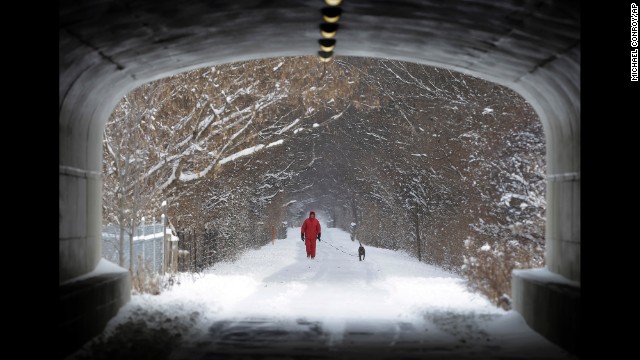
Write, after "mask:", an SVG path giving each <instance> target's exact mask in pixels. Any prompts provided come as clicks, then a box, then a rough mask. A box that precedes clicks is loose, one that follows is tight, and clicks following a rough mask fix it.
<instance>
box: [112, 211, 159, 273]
mask: <svg viewBox="0 0 640 360" xmlns="http://www.w3.org/2000/svg"><path fill="white" fill-rule="evenodd" d="M162 232H163V225H162V222H153V223H151V224H145V225H144V226H138V227H137V228H135V231H134V236H133V257H134V262H133V268H134V271H136V270H138V268H139V266H140V265H142V264H144V265H143V266H144V267H145V268H149V269H151V271H153V272H155V273H160V272H161V271H162V259H163V258H164V246H163V241H162V240H163V236H162ZM130 233H131V229H130V228H128V229H125V231H124V249H122V250H123V255H124V264H123V267H125V268H129V264H130V262H129V261H130V248H129V246H130V244H131V234H130ZM119 251H120V227H119V226H118V225H107V226H105V227H103V229H102V257H104V258H105V259H107V260H109V261H111V262H113V263H115V264H118V262H119V261H120V258H119V257H120V252H119Z"/></svg>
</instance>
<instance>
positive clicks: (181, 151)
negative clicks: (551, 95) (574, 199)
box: [103, 57, 545, 340]
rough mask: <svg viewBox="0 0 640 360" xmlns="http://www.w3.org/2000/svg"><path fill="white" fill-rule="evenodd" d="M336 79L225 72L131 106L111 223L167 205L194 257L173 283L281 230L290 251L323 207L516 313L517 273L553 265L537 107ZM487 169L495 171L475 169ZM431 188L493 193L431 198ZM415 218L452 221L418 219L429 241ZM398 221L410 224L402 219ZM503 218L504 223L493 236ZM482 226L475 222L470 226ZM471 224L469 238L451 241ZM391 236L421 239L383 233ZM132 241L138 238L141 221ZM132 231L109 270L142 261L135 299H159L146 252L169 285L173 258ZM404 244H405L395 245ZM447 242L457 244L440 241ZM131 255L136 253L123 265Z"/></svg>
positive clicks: (285, 63)
mask: <svg viewBox="0 0 640 360" xmlns="http://www.w3.org/2000/svg"><path fill="white" fill-rule="evenodd" d="M333 65H334V66H335V68H334V69H332V68H330V69H329V71H327V70H326V68H325V69H322V74H323V75H322V78H321V79H317V77H318V74H319V73H320V68H319V65H318V63H317V60H316V59H315V58H313V57H298V58H273V59H263V60H258V61H252V62H242V63H231V64H225V65H216V66H212V67H206V68H202V69H198V70H194V71H191V72H189V73H182V74H178V75H176V76H174V77H172V78H171V79H162V80H159V81H157V82H154V83H149V84H146V85H144V86H142V87H140V88H138V89H136V90H134V91H132V92H131V93H129V94H128V95H127V96H125V98H123V100H122V101H121V102H120V103H119V104H118V105H117V106H116V110H115V111H114V113H113V114H112V116H111V119H110V121H109V122H108V124H107V127H106V130H105V141H104V144H105V151H104V152H105V157H104V168H103V172H104V174H105V180H104V192H103V209H104V210H103V215H104V218H105V222H109V219H111V220H112V221H113V222H122V221H123V220H124V218H123V217H122V216H125V215H126V216H131V218H133V219H137V220H136V221H134V222H133V223H134V224H135V225H134V227H136V228H137V227H139V226H140V225H141V224H140V220H141V218H142V217H146V218H147V219H149V218H151V219H153V218H158V217H159V215H158V214H159V213H160V212H161V211H160V209H161V206H160V205H159V204H160V203H162V202H164V201H168V203H169V206H168V208H167V211H166V214H167V223H168V224H169V227H171V228H172V229H173V231H172V232H173V234H177V235H179V236H178V238H180V241H178V243H179V244H180V245H179V246H178V247H177V248H178V249H179V251H180V252H179V254H180V255H179V256H177V261H176V263H175V268H174V269H171V270H170V271H169V272H172V273H175V272H178V273H180V272H186V273H199V274H202V273H208V272H209V270H211V268H215V267H216V264H219V263H222V262H225V261H227V262H228V261H233V260H237V259H238V258H239V257H241V256H242V254H243V252H245V251H247V250H249V249H257V248H259V247H261V246H264V245H266V244H268V243H269V242H272V241H273V237H276V234H275V233H274V231H275V227H276V225H277V228H278V231H277V234H278V236H277V238H278V239H285V238H286V233H287V232H288V231H289V230H291V228H294V229H295V228H299V226H300V224H301V223H302V220H304V218H305V217H306V214H305V213H306V212H308V209H316V211H318V210H319V211H320V213H321V214H322V215H321V217H322V219H323V223H324V225H325V226H326V225H327V224H331V226H330V227H331V228H339V229H341V230H343V231H346V232H349V233H350V239H351V241H352V242H354V243H364V244H365V245H366V246H368V247H369V246H371V247H373V248H383V249H384V248H387V249H391V250H401V251H403V252H405V253H406V254H410V256H413V257H414V258H417V259H418V260H419V261H422V262H424V263H427V264H430V265H436V266H439V267H442V268H445V269H447V270H448V271H451V272H453V273H455V274H457V275H460V276H462V277H466V278H467V281H468V282H469V284H470V285H471V286H470V288H471V289H473V290H474V291H480V292H482V293H483V295H484V296H485V297H487V298H488V299H489V300H490V302H492V303H493V304H494V305H498V306H502V307H503V308H506V309H510V301H511V299H510V288H511V283H510V280H511V279H510V274H511V271H512V270H513V269H514V268H518V267H519V268H528V267H540V265H542V264H543V257H542V251H543V249H544V205H545V203H544V198H545V193H544V173H545V167H544V155H545V153H544V146H545V145H544V139H543V134H542V126H541V124H540V121H539V119H538V118H537V117H536V116H535V112H534V111H533V109H532V108H531V107H530V105H528V104H527V103H526V101H524V100H523V99H522V98H521V97H519V95H517V94H516V93H514V92H512V91H510V90H508V89H507V88H504V87H501V86H498V85H496V84H493V83H489V82H486V81H482V80H480V79H477V78H472V77H468V76H465V75H463V74H460V73H455V72H451V71H449V70H446V69H439V68H431V67H427V66H425V65H419V64H411V63H404V62H399V61H392V60H384V59H367V58H349V57H339V58H337V59H336V60H335V64H333ZM320 66H322V67H323V68H324V67H326V66H327V65H326V64H322V65H320ZM330 66H331V65H330ZM279 72H281V73H279ZM299 74H305V75H299ZM314 78H315V79H314ZM331 82H334V83H333V84H332V83H331ZM273 99H277V100H276V101H274V100H273ZM336 99H340V101H339V102H338V101H336ZM338 103H339V105H338ZM265 104H266V105H265ZM136 107H139V108H136ZM194 114H197V115H194ZM403 133H404V134H403ZM340 135H341V136H340ZM231 137H233V140H234V141H233V142H232V141H228V139H229V138H231ZM358 138H360V140H358ZM344 139H349V140H350V141H345V140H344ZM216 140H217V141H216ZM345 143H349V144H350V145H351V147H350V148H347V147H346V146H344V144H345ZM149 144H151V145H149ZM322 144H324V145H325V146H321V145H322ZM326 144H329V146H326ZM147 146H148V147H147ZM248 149H250V151H247V150H248ZM270 149H271V150H270ZM310 149H311V150H310ZM276 150H279V151H276ZM463 156H464V158H462V157H463ZM402 158H409V159H410V160H405V159H402ZM166 159H171V161H167V160H166ZM346 159H348V160H346ZM414 159H417V161H415V160H414ZM432 159H433V160H432ZM430 160H432V161H430ZM474 163H475V164H482V165H481V166H478V167H474V165H469V164H474ZM159 164H163V165H164V168H162V167H161V166H160V165H159ZM310 164H313V165H310ZM136 166H137V167H136ZM510 166H511V167H510ZM176 169H179V172H178V171H176ZM496 169H498V170H499V171H496ZM483 172H484V173H483ZM283 174H284V175H283ZM480 174H483V175H480ZM398 175H399V176H398ZM297 178H298V179H297ZM367 178H369V179H371V180H370V181H369V182H363V179H367ZM324 179H329V180H330V181H326V180H324ZM327 183H328V184H327ZM456 183H461V184H462V185H461V184H457V185H456ZM309 184H313V186H309ZM363 184H364V186H363ZM432 184H435V185H432ZM464 184H466V185H464ZM359 187H362V188H359ZM433 188H436V189H438V190H439V191H440V192H444V193H445V195H446V194H450V193H452V192H456V193H463V194H469V193H475V192H477V193H479V195H477V196H476V199H473V196H472V195H466V196H458V197H451V196H450V197H447V196H442V195H441V196H440V197H439V198H437V197H433V196H432V197H430V196H429V195H431V194H430V191H429V190H430V189H433ZM516 188H517V189H518V190H519V191H517V190H514V189H516ZM452 189H455V190H452ZM163 190H166V192H164V191H163ZM499 190H502V192H500V191H499ZM383 191H384V192H386V193H387V197H386V198H385V197H384V193H383ZM420 191H422V192H420ZM433 192H435V191H433ZM519 192H520V193H519ZM127 198H128V199H129V200H126V201H115V200H116V199H117V200H123V199H127ZM256 200H258V201H256ZM474 200H475V201H474ZM438 201H441V202H443V203H446V204H447V205H449V206H450V209H446V208H444V207H438V206H439V204H438V203H437V202H438ZM125 202H127V203H128V204H125ZM144 204H147V205H151V206H150V207H151V208H153V209H154V210H150V209H148V208H145V206H144ZM389 204H392V206H389ZM393 204H395V207H394V206H393ZM523 204H524V206H523ZM416 205H422V206H425V208H426V209H429V208H428V206H432V207H434V208H436V209H437V211H440V212H441V216H439V217H437V216H433V217H429V216H428V211H425V213H427V214H422V215H420V216H422V218H418V221H419V220H420V219H423V220H422V221H423V222H424V223H427V224H430V226H423V227H422V228H420V227H418V225H415V223H414V221H415V218H416V208H417V207H416ZM384 206H386V208H382V207H384ZM377 207H381V208H377ZM512 208H515V209H519V210H527V212H523V211H520V212H515V211H513V209H512ZM340 209H344V210H345V211H344V213H340V211H341V210H340ZM505 209H506V210H505ZM474 210H475V212H474ZM483 210H484V211H483ZM154 211H155V215H154ZM482 211H483V212H482ZM397 213H404V214H402V215H397V218H394V216H393V215H390V214H397ZM338 214H339V215H338ZM362 214H367V216H363V215H362ZM465 214H470V215H466V216H465ZM500 215H502V218H500ZM491 216H493V218H494V219H498V221H496V222H495V223H491V222H490V221H491V220H489V218H491ZM518 216H519V217H518ZM119 217H120V218H119ZM363 217H365V218H366V219H363ZM470 217H471V218H473V217H475V218H474V220H475V221H473V222H468V223H464V222H465V221H466V220H465V219H468V218H470ZM482 218H484V219H482ZM220 219H222V221H220ZM445 220H447V221H449V222H445ZM534 221H537V227H535V226H533V225H532V223H533V222H534ZM243 223H249V224H251V225H250V226H247V224H243ZM459 223H463V226H462V227H458V229H454V230H457V232H456V231H453V232H449V233H447V232H446V231H444V232H443V230H444V229H445V228H447V229H448V230H451V229H450V228H452V227H453V226H452V224H459ZM372 224H376V225H377V226H372ZM383 224H387V225H389V224H401V225H404V227H406V228H408V229H402V231H399V229H398V228H391V229H387V230H386V231H385V232H383V231H381V229H382V228H383V226H382V225H383ZM527 224H528V225H529V227H528V228H527V229H524V228H525V227H526V226H527ZM225 225H226V227H225ZM356 225H359V226H356ZM152 226H153V228H154V229H155V228H156V226H157V225H152ZM392 226H393V225H392ZM414 226H416V227H414ZM483 226H484V228H482V227H483ZM517 226H520V227H521V228H519V229H517V230H516V229H514V228H515V227H517ZM147 227H149V225H147ZM125 228H126V231H127V232H129V234H128V235H127V236H128V237H129V239H130V238H131V236H130V234H131V232H130V231H129V229H130V228H131V222H129V224H127V225H125ZM461 228H462V229H461ZM416 229H417V230H418V232H420V233H421V235H422V236H420V235H417V236H416V231H415V230H416ZM464 230H467V231H466V232H464ZM469 230H470V231H469ZM234 231H235V232H236V233H234ZM151 232H153V233H157V231H151ZM237 232H243V233H242V234H238V233H237ZM134 233H135V234H136V235H137V237H138V241H137V242H136V241H134V247H135V250H134V251H133V252H130V251H132V249H131V247H130V244H131V243H130V242H127V241H123V243H121V244H119V243H117V242H114V241H113V240H114V238H115V236H112V237H111V238H110V239H109V240H107V242H106V243H105V245H106V246H105V245H103V256H105V258H109V259H110V260H111V261H114V262H118V261H121V259H120V256H119V254H122V253H124V254H125V256H123V259H124V260H123V262H122V263H121V266H124V267H130V266H131V263H130V262H129V261H128V260H127V256H126V255H127V254H131V253H133V254H134V257H133V259H138V263H137V264H133V268H134V270H133V284H134V286H133V287H134V293H140V292H151V293H155V294H157V293H160V292H161V288H162V287H163V286H162V285H160V284H152V286H151V287H150V291H149V289H145V287H144V285H143V283H142V281H141V277H143V276H146V277H147V278H148V275H149V274H146V275H142V276H141V273H144V271H142V272H141V271H140V270H141V264H144V263H145V262H148V261H150V258H151V256H150V255H149V252H147V259H146V261H145V259H143V261H142V262H140V261H139V260H140V256H141V253H142V254H144V245H143V244H144V243H145V242H146V243H147V249H149V248H151V249H154V250H153V257H154V260H153V263H154V264H155V265H154V266H153V267H152V268H153V270H154V271H156V272H159V269H160V268H161V267H162V266H163V265H162V264H160V265H158V260H157V259H156V258H155V257H156V254H158V255H161V254H162V250H160V251H158V249H157V247H158V243H157V242H156V241H155V240H152V242H150V241H149V239H147V240H144V239H143V238H142V237H141V233H140V230H138V229H135V230H134ZM381 233H382V234H381ZM393 233H395V241H384V240H383V239H384V238H385V237H386V236H388V234H393ZM451 234H454V235H451ZM483 235H484V237H481V236H483ZM142 236H144V231H143V233H142ZM518 236H520V237H521V241H522V240H524V241H523V243H524V246H522V247H523V249H524V250H523V249H518V250H517V251H514V248H517V247H518V245H522V244H520V243H518V242H517V240H516V239H518ZM439 237H442V238H444V239H447V240H444V241H443V240H440V241H434V240H439ZM475 237H478V238H479V239H475ZM451 238H454V239H455V240H449V239H451ZM421 239H422V240H421ZM140 240H142V241H140ZM488 241H491V245H489V243H488ZM127 243H128V244H127ZM529 243H534V244H535V247H536V248H537V249H536V251H537V254H532V253H533V252H534V251H531V249H532V247H531V246H528V245H530V244H529ZM149 244H152V245H151V246H149ZM121 245H125V248H124V251H118V250H119V249H118V247H119V246H121ZM127 245H129V246H127ZM329 246H332V245H329ZM332 247H333V246H332ZM447 247H449V248H447ZM334 249H335V250H337V251H342V252H343V253H345V254H347V253H349V252H351V251H349V250H348V249H343V248H339V247H334ZM114 250H115V252H116V253H118V255H114V253H113V252H114ZM345 250H346V251H345ZM352 250H353V249H352ZM465 250H466V251H465ZM436 251H440V254H439V256H435V255H433V254H432V253H433V252H436ZM456 251H457V253H456ZM516 253H517V254H518V255H519V256H520V258H517V256H516ZM480 255H484V257H481V256H480ZM143 256H144V255H143ZM351 256H355V255H351ZM370 256H371V255H370ZM129 259H131V257H130V256H129ZM523 259H524V260H525V261H523ZM535 261H538V262H537V263H535ZM532 264H535V265H538V266H531V265H532ZM144 268H145V269H146V271H147V272H148V271H149V266H146V267H144ZM214 272H215V271H214ZM498 277H500V278H499V279H496V278H498ZM178 278H180V276H176V277H173V276H171V277H169V278H168V279H169V280H168V281H169V282H171V283H175V282H176V281H178V280H176V279H178ZM397 279H398V280H397V281H398V282H399V283H402V282H403V281H404V280H403V278H402V277H398V278H397ZM183 281H184V280H183ZM487 282H493V288H492V287H491V285H488V284H487ZM500 282H501V284H500V285H496V284H497V283H500ZM147 285H148V284H147ZM482 286H484V288H482ZM164 287H165V289H166V290H169V286H168V285H166V283H165V285H164ZM403 295H405V294H403ZM396 305H397V303H396ZM389 306H390V307H393V306H394V303H390V304H389ZM254 307H255V306H254ZM380 310H381V308H378V309H377V310H376V312H378V313H380V312H381V311H380ZM442 313H443V312H442V311H437V312H433V311H431V312H429V315H428V316H430V317H431V319H432V320H433V319H436V320H434V321H436V322H440V323H449V322H452V321H453V322H454V323H455V320H451V319H454V318H456V317H458V318H459V317H460V316H462V317H463V318H464V317H465V316H467V317H468V316H471V318H473V317H474V316H485V315H486V316H489V317H490V316H491V315H490V314H484V315H473V314H472V315H468V314H467V315H464V310H460V311H458V312H456V311H453V312H450V313H446V312H445V313H446V314H447V315H446V316H443V315H442ZM433 314H436V315H433ZM438 314H440V315H438ZM263 315H264V313H263ZM374 318H375V317H374ZM447 319H448V320H447ZM461 319H462V318H461ZM476 320H477V319H476ZM471 324H474V325H473V326H476V327H477V326H478V325H477V323H476V322H474V320H472V321H471ZM254 340H255V339H254ZM463 340H464V339H463Z"/></svg>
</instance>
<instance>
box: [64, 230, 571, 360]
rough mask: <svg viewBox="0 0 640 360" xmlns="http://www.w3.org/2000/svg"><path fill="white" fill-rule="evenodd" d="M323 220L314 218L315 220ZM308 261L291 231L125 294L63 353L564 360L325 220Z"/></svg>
mask: <svg viewBox="0 0 640 360" xmlns="http://www.w3.org/2000/svg"><path fill="white" fill-rule="evenodd" d="M320 220H321V219H320ZM321 225H322V229H323V231H322V239H323V240H322V241H321V242H318V245H317V254H316V258H315V259H313V260H311V259H308V258H307V257H306V253H305V248H304V243H303V242H302V241H301V240H300V230H299V228H291V229H289V230H288V234H287V238H286V239H278V240H276V241H275V244H267V245H265V246H263V247H262V248H260V249H257V250H252V251H248V252H246V253H245V254H244V255H243V256H242V257H241V258H240V259H239V260H238V261H235V262H233V263H220V264H216V265H215V266H214V267H213V268H212V269H210V270H208V271H207V272H205V273H204V274H199V275H182V276H181V277H180V282H179V284H177V285H175V286H174V287H173V288H172V289H171V290H170V291H165V292H164V293H162V294H161V295H159V296H151V295H135V296H132V301H131V302H130V303H129V304H127V305H126V306H125V307H123V308H122V309H121V310H120V312H119V313H118V315H117V316H116V317H115V318H114V319H113V320H112V321H111V322H110V323H109V324H108V326H107V329H106V330H105V332H104V333H103V334H102V335H101V336H99V337H97V338H96V339H94V341H92V342H89V343H87V344H86V345H85V347H84V349H82V350H80V351H79V352H77V353H76V354H74V355H72V356H71V357H70V358H73V359H85V358H104V359H107V358H116V357H117V358H129V357H130V358H134V357H135V358H136V359H141V358H142V359H144V358H171V359H214V358H216V359H217V358H265V357H268V358H283V357H284V358H298V357H306V356H313V357H316V358H335V357H336V356H337V355H339V356H340V357H345V358H367V359H387V358H388V359H392V358H398V357H404V358H421V357H427V356H428V357H431V358H432V357H434V356H435V357H439V358H443V357H444V358H514V359H526V358H536V359H540V358H547V359H567V358H570V357H569V356H568V355H567V354H566V353H565V352H564V351H562V350H561V349H560V348H558V347H556V346H554V345H553V344H551V343H550V342H548V341H547V340H545V339H544V338H542V337H541V336H540V335H538V334H536V333H535V332H533V331H532V330H531V329H530V328H528V327H527V326H526V324H525V323H524V321H523V320H522V318H521V317H520V316H519V315H518V314H517V313H515V312H505V311H503V310H500V309H498V308H496V307H494V306H492V305H491V304H490V303H489V302H488V301H487V300H486V299H484V298H483V297H482V296H480V295H478V294H474V293H470V292H469V291H468V290H467V289H466V287H465V283H464V281H463V279H461V278H459V277H458V276H456V275H453V274H451V273H448V272H445V271H443V270H441V269H438V268H436V267H433V266H429V265H426V264H424V263H420V262H418V261H417V260H416V259H415V258H411V257H410V256H407V255H406V254H402V253H399V252H395V251H391V250H386V249H378V248H373V247H369V246H367V244H364V245H365V247H366V259H365V260H364V261H359V260H358V257H357V249H358V244H357V243H354V242H352V241H351V240H350V239H349V234H348V233H346V232H344V231H342V230H339V229H333V228H327V227H326V224H325V223H323V222H322V220H321Z"/></svg>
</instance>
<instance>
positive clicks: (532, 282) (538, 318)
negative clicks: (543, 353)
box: [511, 269, 582, 356]
mask: <svg viewBox="0 0 640 360" xmlns="http://www.w3.org/2000/svg"><path fill="white" fill-rule="evenodd" d="M511 291H512V296H513V308H514V310H515V311H517V312H519V313H520V314H521V315H522V317H523V318H524V319H525V321H526V322H527V325H529V327H531V328H532V329H533V330H534V331H536V332H538V333H540V334H541V335H542V336H544V337H545V338H547V339H549V341H551V342H553V343H555V344H556V345H558V346H560V347H562V348H564V349H566V350H567V351H569V352H571V353H573V354H577V355H578V356H580V355H582V354H581V351H580V350H581V349H580V348H579V344H580V339H579V332H580V283H578V282H576V281H571V280H568V279H566V278H564V277H562V276H560V275H558V274H555V273H553V272H550V271H548V270H546V269H526V270H514V271H513V273H512V275H511Z"/></svg>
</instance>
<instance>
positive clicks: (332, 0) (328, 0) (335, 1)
mask: <svg viewBox="0 0 640 360" xmlns="http://www.w3.org/2000/svg"><path fill="white" fill-rule="evenodd" d="M341 2H342V0H324V3H325V4H327V5H329V6H338V5H340V3H341Z"/></svg>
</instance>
